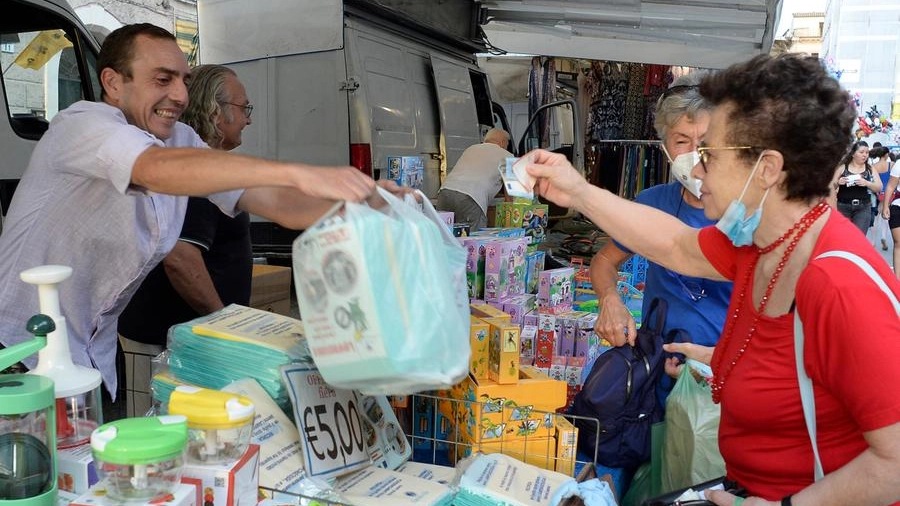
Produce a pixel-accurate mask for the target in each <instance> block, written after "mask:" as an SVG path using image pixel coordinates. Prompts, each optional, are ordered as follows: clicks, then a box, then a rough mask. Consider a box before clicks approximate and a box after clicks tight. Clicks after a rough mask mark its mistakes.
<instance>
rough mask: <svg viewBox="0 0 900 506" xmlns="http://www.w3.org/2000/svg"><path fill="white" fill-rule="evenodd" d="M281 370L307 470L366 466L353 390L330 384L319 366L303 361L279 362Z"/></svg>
mask: <svg viewBox="0 0 900 506" xmlns="http://www.w3.org/2000/svg"><path fill="white" fill-rule="evenodd" d="M281 374H282V376H283V377H284V380H285V385H287V389H288V393H289V395H290V397H291V404H292V405H293V406H294V418H295V419H296V421H297V429H298V430H299V432H300V445H301V447H302V452H301V453H302V457H303V463H304V467H305V468H306V472H307V474H309V475H310V476H315V477H320V478H331V477H335V476H340V475H342V474H346V473H349V472H351V471H354V470H356V469H359V468H361V467H364V466H368V465H369V464H370V462H371V461H370V459H369V454H368V452H367V451H366V442H365V431H364V430H363V427H362V422H361V421H360V416H359V408H358V404H357V401H356V396H355V394H354V393H353V391H352V390H344V389H340V388H333V387H331V386H330V385H328V384H327V383H325V380H324V379H323V378H322V375H321V374H319V371H318V369H316V368H315V367H313V366H309V365H305V364H290V365H285V366H282V367H281Z"/></svg>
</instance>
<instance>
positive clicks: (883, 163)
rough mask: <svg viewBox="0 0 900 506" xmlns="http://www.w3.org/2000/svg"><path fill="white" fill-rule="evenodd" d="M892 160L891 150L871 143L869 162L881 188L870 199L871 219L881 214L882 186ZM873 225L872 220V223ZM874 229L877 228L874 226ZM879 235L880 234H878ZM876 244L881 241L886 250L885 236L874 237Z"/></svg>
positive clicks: (879, 144) (882, 247)
mask: <svg viewBox="0 0 900 506" xmlns="http://www.w3.org/2000/svg"><path fill="white" fill-rule="evenodd" d="M892 163H893V160H892V159H891V152H890V150H889V149H888V148H886V147H884V146H882V145H881V143H880V142H877V141H876V142H875V143H874V144H872V149H870V150H869V164H870V165H871V166H872V170H873V171H875V173H876V174H878V175H879V177H880V178H881V188H882V190H881V191H880V192H878V194H877V195H876V194H873V195H874V197H875V198H874V199H873V201H872V219H873V220H874V219H875V217H876V216H880V215H881V209H880V208H879V207H880V205H881V202H882V201H883V200H884V188H887V184H888V179H889V178H890V175H891V164H892ZM872 224H873V225H874V222H873V223H872ZM875 230H876V231H878V230H879V229H878V228H876V229H875ZM879 235H880V234H879ZM875 241H876V244H878V243H881V249H882V250H884V251H887V249H888V244H887V237H885V236H882V237H875Z"/></svg>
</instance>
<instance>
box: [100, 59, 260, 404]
mask: <svg viewBox="0 0 900 506" xmlns="http://www.w3.org/2000/svg"><path fill="white" fill-rule="evenodd" d="M188 98H189V100H188V106H187V108H186V109H185V110H184V113H183V114H182V116H181V118H182V120H183V121H184V122H185V123H186V124H187V125H189V126H191V127H192V128H193V129H194V131H196V132H197V134H198V135H199V136H200V138H201V139H203V140H204V141H205V142H206V143H207V144H208V145H209V147H211V148H213V149H221V150H224V151H230V150H232V149H234V148H236V147H238V146H240V145H241V132H243V130H244V128H245V127H246V126H247V125H249V124H250V123H251V120H250V116H251V113H252V111H253V106H252V105H250V100H249V99H248V98H247V91H246V90H245V89H244V85H243V84H241V82H240V80H238V77H237V75H236V74H235V73H234V71H233V70H231V69H229V68H228V67H224V66H222V65H201V66H199V67H195V68H194V69H192V70H191V80H190V83H189V84H188ZM252 268H253V251H252V247H251V244H250V216H249V215H248V214H247V213H246V212H241V213H238V214H237V215H236V216H234V217H231V216H228V215H226V214H225V213H223V212H222V211H220V210H219V208H218V207H216V206H215V205H214V204H213V203H212V202H210V201H209V200H208V199H206V198H202V197H191V198H190V199H188V205H187V213H186V214H185V218H184V225H182V228H181V235H180V237H179V238H178V241H177V242H176V243H175V246H174V247H173V248H172V251H171V252H169V254H168V255H166V257H165V258H164V259H163V261H162V263H160V264H159V265H157V266H156V267H154V268H153V270H152V271H150V274H148V275H147V278H146V279H144V282H143V283H142V284H141V286H140V288H138V290H137V291H136V292H135V293H134V296H132V298H131V301H130V302H129V303H128V305H127V306H126V307H125V310H124V311H123V312H122V314H121V315H120V316H119V324H118V331H119V343H120V344H121V346H122V351H123V354H124V359H125V361H126V364H127V367H126V368H125V393H126V408H127V413H128V416H141V415H143V414H144V413H146V412H147V410H148V409H149V408H150V406H151V402H152V399H151V395H150V378H151V372H152V364H151V359H152V358H153V357H155V356H156V355H158V354H159V353H160V352H162V351H163V350H164V349H165V347H166V337H167V334H168V330H169V327H171V326H172V325H175V324H178V323H183V322H186V321H189V320H192V319H194V318H197V317H199V316H203V315H207V314H209V313H212V312H213V311H216V310H219V309H221V308H223V307H225V306H227V305H228V304H241V305H243V306H247V305H249V303H250V280H251V278H252Z"/></svg>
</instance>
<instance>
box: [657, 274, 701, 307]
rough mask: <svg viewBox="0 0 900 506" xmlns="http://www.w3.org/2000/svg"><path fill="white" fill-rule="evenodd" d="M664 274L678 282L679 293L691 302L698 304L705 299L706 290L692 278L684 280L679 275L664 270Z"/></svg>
mask: <svg viewBox="0 0 900 506" xmlns="http://www.w3.org/2000/svg"><path fill="white" fill-rule="evenodd" d="M666 272H667V273H668V274H669V276H672V277H673V278H674V279H675V281H677V282H678V285H679V286H681V291H682V292H684V294H685V295H687V296H688V298H689V299H691V300H692V301H694V302H699V301H700V300H701V299H705V298H706V297H707V293H706V288H704V287H703V285H701V284H700V283H699V282H697V281H695V280H694V279H693V278H684V277H683V276H682V275H681V274H678V273H675V272H672V271H670V270H666Z"/></svg>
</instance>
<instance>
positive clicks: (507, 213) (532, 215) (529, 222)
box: [494, 200, 550, 244]
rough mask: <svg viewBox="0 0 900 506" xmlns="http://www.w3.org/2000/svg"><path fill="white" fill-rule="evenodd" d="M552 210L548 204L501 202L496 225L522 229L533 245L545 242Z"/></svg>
mask: <svg viewBox="0 0 900 506" xmlns="http://www.w3.org/2000/svg"><path fill="white" fill-rule="evenodd" d="M549 214H550V208H549V206H548V205H547V204H535V203H534V202H531V201H528V200H524V201H516V202H501V203H498V204H497V205H496V207H495V214H494V225H495V226H497V227H510V228H518V229H522V230H523V231H524V232H525V235H526V236H528V237H531V238H532V244H539V243H541V242H543V240H544V236H545V234H546V230H547V224H548V223H547V219H548V217H549Z"/></svg>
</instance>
